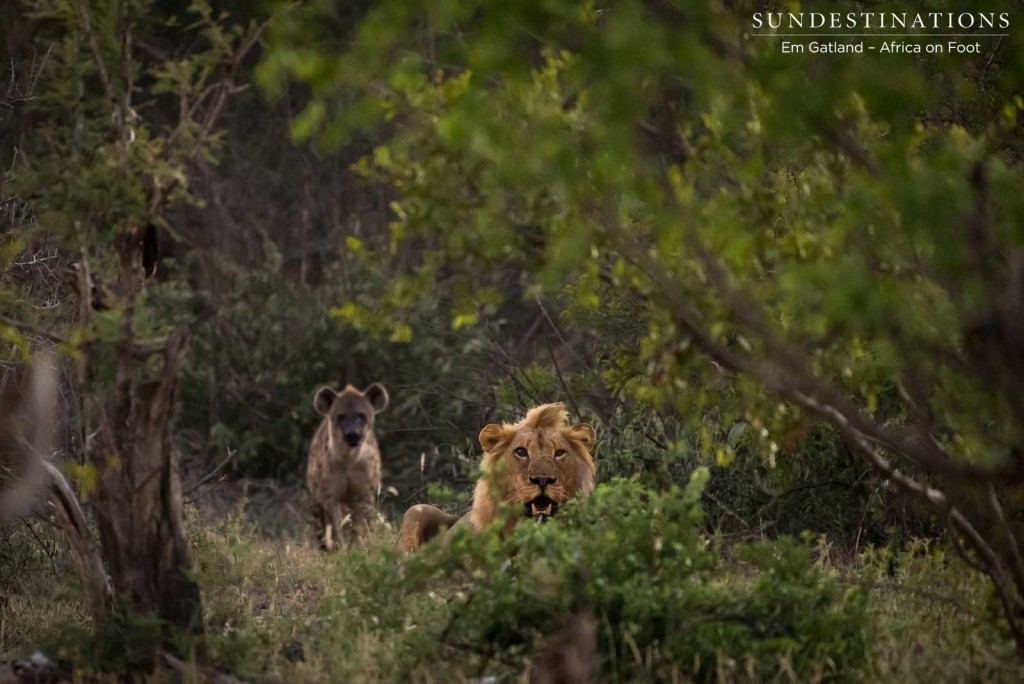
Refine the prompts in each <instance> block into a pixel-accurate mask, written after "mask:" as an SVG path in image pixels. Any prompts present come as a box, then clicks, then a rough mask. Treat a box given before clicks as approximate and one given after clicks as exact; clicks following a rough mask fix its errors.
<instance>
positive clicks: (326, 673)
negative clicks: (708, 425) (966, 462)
mask: <svg viewBox="0 0 1024 684" xmlns="http://www.w3.org/2000/svg"><path fill="white" fill-rule="evenodd" d="M707 477H708V474H707V472H706V471H704V470H699V471H697V473H695V475H694V476H693V477H692V478H691V480H690V483H689V484H688V485H687V486H686V488H685V489H683V490H678V489H673V490H670V491H667V492H665V493H663V494H656V493H651V492H649V491H647V490H646V489H645V488H643V487H641V486H640V485H639V484H638V483H637V482H635V481H631V480H620V479H617V480H615V481H613V482H610V483H607V484H605V485H602V486H600V487H599V488H598V489H597V491H596V492H595V493H594V495H593V496H592V497H591V498H590V499H588V500H586V501H585V502H582V503H580V504H578V505H571V506H568V507H567V508H566V510H565V511H564V512H563V514H560V515H559V516H558V518H557V519H556V520H555V521H554V522H553V523H550V524H547V525H536V524H521V525H519V526H518V527H517V528H516V529H515V531H514V533H513V534H512V535H510V536H508V537H506V538H504V539H502V538H501V537H500V536H499V535H498V534H497V533H496V532H495V531H493V530H492V531H491V532H488V533H484V534H480V535H464V536H461V537H458V538H457V539H455V540H454V541H453V542H452V543H451V544H450V545H447V546H444V545H441V544H433V545H429V546H427V547H425V548H424V549H423V550H422V552H421V553H420V554H417V555H414V556H412V557H410V558H405V559H401V558H398V557H396V556H395V554H394V553H393V552H392V550H391V542H392V539H393V536H392V534H390V533H389V532H387V531H386V530H381V531H380V534H379V535H378V537H377V538H376V539H375V540H374V541H373V542H372V543H371V545H370V546H369V547H368V548H367V549H352V550H350V551H349V552H347V553H343V554H329V555H324V554H320V553H318V552H316V551H314V550H313V549H312V548H311V547H310V546H309V545H306V544H302V543H298V544H296V543H294V542H287V543H282V542H278V543H267V542H266V541H263V540H260V539H259V537H258V536H255V535H253V533H252V531H251V530H248V529H247V528H246V527H245V526H244V525H243V524H241V523H240V522H239V521H240V518H238V517H237V516H235V517H231V518H229V519H227V521H225V522H221V523H217V524H212V525H211V524H207V525H201V524H199V523H198V520H197V519H196V518H195V517H194V516H193V518H192V520H191V522H190V528H191V530H192V546H193V549H194V551H195V560H196V569H195V572H196V577H197V580H198V582H199V584H200V586H201V587H203V592H204V596H203V600H204V605H205V606H206V622H207V632H208V637H207V641H206V648H207V649H208V651H207V656H208V658H209V659H210V660H212V662H215V663H217V665H218V667H219V668H224V669H227V670H229V671H231V672H233V673H234V674H236V675H238V676H241V677H244V678H249V679H252V680H254V681H396V682H397V681H416V682H431V681H433V682H440V681H464V680H466V679H469V678H473V677H482V676H495V677H497V678H498V680H499V681H518V680H520V678H523V677H525V676H526V675H525V673H527V672H532V676H533V677H534V678H535V681H565V680H564V679H561V680H559V679H554V680H545V679H543V677H544V676H556V677H557V676H559V675H558V674H557V673H562V675H561V676H571V673H573V672H574V671H575V676H579V677H582V678H581V679H576V680H575V681H588V680H587V679H586V677H587V676H588V675H587V673H588V672H589V677H590V678H591V679H592V680H594V681H666V682H667V681H673V682H675V681H747V682H760V681H822V680H835V679H837V678H838V679H843V680H849V681H877V679H878V678H880V677H884V678H887V679H890V680H892V681H926V680H927V679H928V678H929V677H933V676H935V674H936V673H944V674H945V675H946V676H948V677H949V678H950V679H962V678H965V677H966V678H969V679H987V680H1002V681H1013V680H1014V679H1015V678H1016V677H1018V676H1019V670H1018V669H1015V664H1014V658H1013V647H1012V643H1011V642H1010V641H1009V640H1007V639H1006V638H1005V636H1003V637H1000V636H999V635H998V634H997V633H996V632H995V631H994V630H992V629H990V628H987V627H986V628H979V627H977V626H976V625H975V626H974V627H971V626H970V623H971V620H972V618H974V617H976V616H977V615H978V614H979V613H980V612H981V611H984V610H986V609H987V608H986V606H987V605H988V604H987V600H986V591H985V589H984V586H983V584H982V583H980V582H978V581H977V579H973V580H972V579H969V577H968V576H967V575H966V574H965V573H964V569H963V568H962V567H960V566H959V564H958V563H956V562H954V561H948V560H947V559H945V557H944V556H943V554H942V553H941V552H939V551H938V550H936V549H933V548H929V547H928V546H927V545H919V546H917V547H916V548H915V549H913V550H912V551H911V552H908V553H907V554H904V555H901V556H899V557H894V556H892V555H891V554H889V553H888V552H884V553H878V552H869V553H866V554H864V555H863V556H862V557H861V558H860V559H858V562H857V563H856V564H855V566H849V567H847V571H852V574H853V575H856V579H855V580H853V581H851V575H847V574H844V573H841V572H840V571H839V570H837V569H836V568H835V567H833V566H832V564H831V563H830V559H829V549H828V547H827V545H823V544H821V543H819V544H817V545H816V546H811V545H807V544H801V543H798V542H795V541H793V540H789V539H781V540H778V541H776V542H754V543H742V544H737V545H733V546H731V547H729V548H724V547H723V546H722V545H721V544H720V542H719V541H718V540H717V539H716V537H714V536H709V535H707V534H706V533H705V531H704V526H703V525H702V510H701V505H700V503H699V502H700V497H701V492H702V489H703V487H704V486H705V483H706V481H707ZM44 534H45V532H44ZM22 536H24V537H27V535H15V537H13V538H12V539H11V541H9V542H7V543H5V545H4V547H3V550H4V552H5V554H12V557H21V558H23V559H24V563H25V564H26V568H28V567H33V566H35V568H34V569H35V570H36V571H37V572H36V573H35V574H34V576H30V575H26V574H24V573H22V574H19V575H16V577H17V581H16V582H15V583H13V584H11V585H9V586H11V587H12V588H13V589H14V591H12V592H11V593H10V594H8V595H7V597H6V598H5V603H4V605H3V606H2V607H0V621H2V624H3V625H4V629H3V630H0V639H2V641H0V654H5V653H9V652H11V651H12V650H17V649H19V648H24V647H25V645H27V644H32V645H41V646H43V647H44V648H46V649H47V652H48V653H50V654H51V655H53V656H61V657H68V658H70V659H72V660H73V661H74V662H75V663H77V667H78V668H79V674H80V675H82V676H85V677H89V676H95V675H97V674H98V673H100V672H110V671H123V669H124V668H125V667H130V666H131V664H132V659H133V658H138V657H140V655H143V654H140V653H138V652H135V651H133V645H134V644H135V643H136V642H135V641H134V637H136V636H137V630H138V629H139V626H135V627H133V628H126V629H125V630H124V631H123V632H121V633H119V634H105V635H99V636H94V635H91V634H89V631H88V630H87V628H86V619H85V616H84V615H83V612H82V610H81V607H78V608H77V609H76V608H75V606H74V604H75V602H76V600H77V598H76V597H74V588H73V587H72V586H69V584H68V582H69V580H68V577H67V575H61V573H60V572H59V571H58V568H57V567H56V566H54V567H52V569H51V568H49V567H47V566H48V564H49V563H61V562H66V558H63V557H62V556H60V555H59V554H57V555H56V557H55V558H54V559H46V558H45V557H44V558H37V559H36V560H35V561H34V562H33V561H32V560H31V559H29V558H28V556H27V555H26V550H27V549H35V550H36V551H37V552H38V551H39V546H38V544H37V543H36V542H35V541H32V540H27V539H22V540H21V541H19V537H22ZM19 545H20V547H19ZM19 549H20V550H19ZM61 587H63V589H61ZM558 668H562V669H558ZM565 668H568V670H566V669H565ZM574 668H575V670H574ZM581 668H583V669H582V670H581ZM566 672H569V673H570V675H566V674H565V673H566Z"/></svg>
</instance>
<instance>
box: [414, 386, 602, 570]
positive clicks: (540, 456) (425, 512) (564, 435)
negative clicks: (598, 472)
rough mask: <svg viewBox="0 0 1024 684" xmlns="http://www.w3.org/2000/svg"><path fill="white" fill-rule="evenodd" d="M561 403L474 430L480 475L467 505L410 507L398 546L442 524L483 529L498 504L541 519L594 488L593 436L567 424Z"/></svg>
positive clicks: (586, 427)
mask: <svg viewBox="0 0 1024 684" xmlns="http://www.w3.org/2000/svg"><path fill="white" fill-rule="evenodd" d="M566 419H567V414H566V410H565V406H563V405H562V404H544V405H543V406H538V407H537V408H535V409H531V410H530V412H529V413H527V414H526V418H524V419H523V420H521V421H520V422H518V423H516V424H514V425H510V424H508V423H504V424H502V425H494V424H491V425H487V426H486V427H484V429H483V430H481V431H480V446H482V447H483V449H484V457H483V463H482V465H481V467H482V469H483V471H484V472H483V476H482V477H481V478H480V479H479V480H478V481H477V483H476V489H475V490H474V492H473V507H472V508H471V509H470V511H469V513H467V514H466V515H465V516H463V517H462V518H461V519H460V518H458V517H456V516H454V515H451V514H449V513H445V512H444V511H442V510H441V509H439V508H437V507H435V506H430V505H427V504H420V505H418V506H413V507H412V508H410V509H409V510H408V511H406V512H405V516H404V517H403V518H402V529H401V530H400V531H399V533H398V542H397V547H398V550H399V551H402V552H404V553H408V552H410V551H415V550H416V549H418V548H419V547H420V546H422V545H423V543H424V542H426V541H427V540H428V539H431V538H432V537H434V536H436V535H437V534H438V533H439V532H440V531H441V530H442V529H443V528H445V527H448V528H450V529H449V531H448V533H447V534H446V535H445V537H446V538H448V537H450V536H451V534H452V533H453V532H454V530H455V529H456V528H458V527H464V526H466V525H469V526H470V527H471V528H473V529H474V530H476V531H479V530H481V529H483V527H484V526H485V525H487V524H488V523H490V522H491V521H492V520H494V518H495V517H496V516H497V514H498V507H499V506H500V504H502V503H506V504H512V505H514V506H522V509H523V516H524V517H527V518H533V519H535V520H539V521H541V522H544V521H546V520H547V519H548V518H550V517H551V516H553V515H555V514H556V513H557V512H558V508H559V507H560V506H562V505H564V504H565V503H566V502H567V501H569V500H570V499H572V498H573V497H578V496H579V497H583V496H587V495H588V494H590V492H592V491H593V490H594V459H593V457H592V456H591V454H590V450H591V449H592V448H593V447H594V443H595V442H596V441H597V434H596V433H595V432H594V428H592V427H591V426H589V425H587V424H585V423H580V424H578V425H572V426H570V425H569V424H568V422H567V420H566Z"/></svg>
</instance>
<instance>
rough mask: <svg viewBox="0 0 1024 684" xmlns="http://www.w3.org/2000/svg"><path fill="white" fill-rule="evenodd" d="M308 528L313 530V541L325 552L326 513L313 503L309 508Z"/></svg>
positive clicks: (317, 504) (321, 507)
mask: <svg viewBox="0 0 1024 684" xmlns="http://www.w3.org/2000/svg"><path fill="white" fill-rule="evenodd" d="M309 517H310V527H311V528H312V530H313V540H314V542H315V543H316V545H317V546H319V547H320V550H321V551H326V550H327V511H325V510H324V507H323V506H322V505H321V504H319V503H313V504H312V505H311V506H310V508H309Z"/></svg>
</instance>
